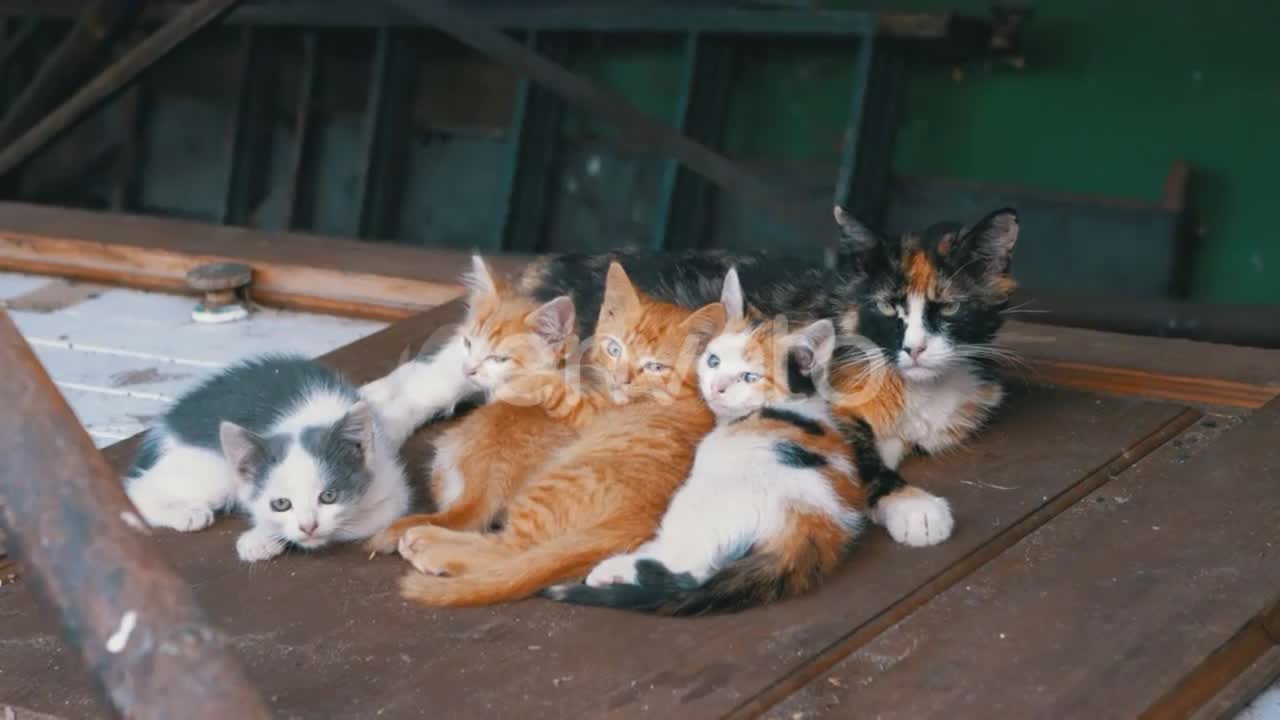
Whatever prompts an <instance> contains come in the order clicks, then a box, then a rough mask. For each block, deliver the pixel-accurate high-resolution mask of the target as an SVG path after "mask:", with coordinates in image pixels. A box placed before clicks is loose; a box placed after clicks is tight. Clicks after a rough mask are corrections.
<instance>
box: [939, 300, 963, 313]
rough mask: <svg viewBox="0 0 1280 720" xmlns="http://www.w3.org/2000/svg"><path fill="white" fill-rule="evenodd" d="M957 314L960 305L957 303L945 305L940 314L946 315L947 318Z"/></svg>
mask: <svg viewBox="0 0 1280 720" xmlns="http://www.w3.org/2000/svg"><path fill="white" fill-rule="evenodd" d="M958 312H960V303H958V302H953V303H947V304H946V305H943V306H942V314H943V315H946V316H947V317H951V316H952V315H955V314H956V313H958Z"/></svg>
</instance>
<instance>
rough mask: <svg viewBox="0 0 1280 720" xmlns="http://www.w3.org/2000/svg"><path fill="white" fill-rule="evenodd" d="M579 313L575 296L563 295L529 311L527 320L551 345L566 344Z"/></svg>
mask: <svg viewBox="0 0 1280 720" xmlns="http://www.w3.org/2000/svg"><path fill="white" fill-rule="evenodd" d="M576 321H577V314H576V311H575V309H574V306H573V298H571V297H569V296H568V295H561V296H560V297H558V298H555V299H554V300H551V301H550V302H547V303H545V304H543V305H542V306H541V307H539V308H538V309H537V310H534V311H533V312H531V313H529V315H528V316H527V317H526V318H525V322H526V323H527V324H528V325H529V327H530V328H532V329H533V331H534V332H535V333H537V334H538V337H540V338H542V339H543V341H544V342H546V343H547V344H548V345H551V346H558V345H562V344H564V342H565V341H566V340H568V339H569V336H570V335H572V334H573V333H574V331H575V327H574V324H575V322H576Z"/></svg>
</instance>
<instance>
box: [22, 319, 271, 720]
mask: <svg viewBox="0 0 1280 720" xmlns="http://www.w3.org/2000/svg"><path fill="white" fill-rule="evenodd" d="M0 367H3V368H4V369H5V371H4V372H3V373H0V404H3V406H4V407H5V412H4V413H3V414H0V457H3V458H4V464H3V465H0V519H2V520H3V525H4V531H5V535H6V537H5V542H6V545H7V548H8V550H9V551H10V552H12V553H13V554H15V555H16V556H17V557H18V559H19V561H20V562H21V563H22V567H23V572H24V575H26V576H27V577H28V578H29V579H30V580H32V581H33V582H34V585H35V587H36V588H37V589H38V590H39V591H40V592H41V593H42V594H43V595H44V597H45V598H46V599H47V600H48V602H49V604H50V605H51V606H52V607H53V608H56V609H57V610H58V611H59V612H60V613H61V616H62V625H63V628H64V630H65V632H66V635H67V637H68V638H69V640H70V642H71V644H72V645H74V646H75V647H77V648H78V649H79V650H80V654H81V656H82V658H83V660H84V662H85V665H86V666H87V667H88V668H89V669H90V670H91V671H92V672H93V673H94V675H95V676H96V680H97V681H98V686H99V688H100V690H101V691H102V693H103V694H104V696H105V697H106V698H107V699H108V700H109V701H110V703H111V705H112V706H113V707H114V708H115V709H116V711H117V712H119V714H120V715H121V716H122V717H128V718H139V719H142V718H157V719H159V718H176V717H180V718H184V719H189V720H197V719H199V718H209V719H210V720H213V719H215V718H216V719H217V720H222V719H223V718H267V717H269V714H268V712H267V709H266V706H265V705H264V704H263V703H262V700H261V699H259V697H258V695H257V693H256V692H255V691H254V689H253V688H252V686H250V684H249V682H248V679H247V678H246V676H245V674H244V672H243V671H242V670H241V668H240V665H239V663H238V662H236V660H235V659H234V658H233V657H232V655H231V652H230V650H229V649H228V648H227V643H226V638H225V637H224V636H223V635H222V634H221V633H219V632H218V630H217V629H216V628H214V627H213V626H212V625H210V624H209V622H208V620H207V619H206V618H205V617H204V614H203V613H202V612H201V611H200V610H199V609H198V608H197V606H196V602H195V598H194V597H193V596H192V594H191V590H190V587H189V586H188V584H187V583H186V582H185V581H183V580H182V579H181V578H179V577H178V576H177V575H176V574H175V573H174V572H173V570H172V569H170V568H169V566H168V565H167V564H166V563H165V562H164V561H163V560H161V558H160V556H159V554H158V553H157V552H156V549H155V547H154V545H153V544H152V543H153V542H154V541H153V540H152V539H150V538H148V537H146V532H147V531H146V526H145V525H143V523H142V521H141V520H140V519H138V516H137V515H136V514H134V512H133V506H132V505H131V504H130V503H129V500H128V498H127V497H126V496H125V494H124V490H123V489H122V488H121V485H120V481H119V479H118V478H117V477H116V475H115V473H114V472H112V470H111V468H110V467H109V466H108V465H107V463H106V460H104V459H103V457H102V455H101V453H99V452H98V450H97V449H96V448H95V447H94V445H93V441H92V440H90V439H89V436H88V434H86V433H85V431H84V429H83V428H82V427H80V423H79V422H78V421H77V420H76V417H75V415H74V414H73V413H72V412H71V408H70V407H68V405H67V403H66V400H64V399H63V398H62V396H61V395H60V394H59V392H58V389H57V388H56V387H55V386H54V384H53V381H52V380H50V379H49V376H48V374H46V373H45V371H44V368H43V367H41V365H40V362H39V361H38V360H37V359H36V357H35V354H34V353H32V351H31V348H30V346H28V345H27V343H26V341H25V340H23V338H22V336H21V335H20V334H19V333H18V329H17V328H16V327H15V326H14V324H13V321H12V320H11V319H10V318H9V315H8V313H6V312H4V311H3V310H0Z"/></svg>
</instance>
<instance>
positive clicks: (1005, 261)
mask: <svg viewBox="0 0 1280 720" xmlns="http://www.w3.org/2000/svg"><path fill="white" fill-rule="evenodd" d="M1017 243H1018V213H1017V211H1016V210H1014V209H1013V208H1004V209H1001V210H997V211H995V212H993V213H991V214H990V215H988V216H986V217H984V218H982V219H981V220H979V221H978V222H977V223H975V224H974V226H973V227H972V228H971V229H969V230H967V231H965V232H964V234H963V237H962V238H961V240H960V247H961V248H963V249H964V250H965V251H967V252H968V253H972V254H973V255H976V256H978V257H979V258H982V260H984V261H985V264H986V270H987V272H991V273H999V274H1003V273H1007V272H1008V271H1009V261H1010V260H1011V259H1012V257H1013V246H1014V245H1016V244H1017Z"/></svg>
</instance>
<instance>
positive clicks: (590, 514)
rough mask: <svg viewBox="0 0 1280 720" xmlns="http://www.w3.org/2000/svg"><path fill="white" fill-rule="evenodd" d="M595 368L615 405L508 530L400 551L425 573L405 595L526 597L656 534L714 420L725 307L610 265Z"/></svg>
mask: <svg viewBox="0 0 1280 720" xmlns="http://www.w3.org/2000/svg"><path fill="white" fill-rule="evenodd" d="M604 295H605V297H604V301H603V303H602V305H601V308H600V316H599V319H598V322H597V324H596V333H597V334H596V337H595V338H594V340H593V342H592V344H591V347H590V350H589V354H588V361H589V362H590V363H592V364H594V365H598V366H599V367H600V368H601V371H602V373H603V375H604V379H605V386H606V388H607V390H608V396H609V397H610V398H611V399H613V400H614V401H615V402H620V403H625V404H622V405H619V406H616V407H607V406H606V407H603V408H601V409H599V410H597V411H595V413H596V417H595V418H594V420H593V421H592V422H590V423H589V424H586V426H585V427H584V428H583V429H582V430H581V435H580V437H579V438H578V439H577V440H575V441H574V442H572V443H571V444H569V445H568V446H566V447H563V448H561V449H559V450H556V451H555V452H554V453H552V455H551V456H550V457H549V458H548V459H547V461H546V462H545V464H543V465H542V466H541V467H540V468H539V469H538V470H536V471H535V472H534V473H533V475H532V476H531V477H530V478H529V479H528V480H527V481H525V482H524V483H523V484H522V486H521V487H520V489H519V490H518V491H517V493H516V495H515V497H514V498H512V500H511V502H510V504H509V505H508V506H507V509H506V521H505V524H504V526H503V527H502V529H501V530H498V531H496V532H492V533H476V532H460V531H456V530H450V529H447V528H442V527H435V526H426V527H418V528H414V529H412V530H410V531H408V532H407V533H405V535H404V536H403V538H402V539H401V542H400V554H401V555H403V556H404V557H405V558H406V559H407V560H409V561H410V562H411V563H412V564H413V565H414V567H415V568H417V572H411V573H409V574H408V575H407V576H406V577H405V578H404V581H403V582H402V585H401V591H402V594H403V595H404V596H405V597H406V598H408V599H411V600H414V601H416V602H419V603H422V604H425V605H436V606H454V605H483V604H490V603H497V602H503V601H508V600H517V599H520V598H524V597H528V596H530V595H533V594H534V593H536V592H538V591H539V590H541V589H543V588H545V587H546V586H548V585H551V584H553V583H556V582H563V581H565V580H569V579H571V578H575V577H581V576H582V575H584V574H585V573H586V572H587V571H588V570H590V569H591V567H592V566H593V565H595V564H596V563H598V562H599V561H600V560H603V559H604V558H606V557H608V556H610V555H612V554H615V553H618V552H625V551H627V550H629V549H631V548H633V547H635V546H637V545H639V544H640V543H641V542H643V541H645V540H646V539H648V538H649V537H650V536H651V535H652V534H653V531H654V528H655V527H656V526H657V524H658V521H659V519H660V518H661V516H662V513H663V512H664V511H665V509H666V507H667V504H668V502H669V501H670V499H671V495H672V493H673V492H675V490H676V488H677V487H679V485H680V483H681V482H682V481H683V480H684V478H685V477H686V475H687V474H688V471H689V468H690V466H691V465H692V463H693V452H694V448H695V447H696V445H697V443H698V441H699V440H701V438H702V436H703V435H705V434H706V433H707V431H708V430H710V429H711V426H712V423H713V418H712V415H711V412H710V411H709V410H708V409H707V408H706V405H705V404H704V403H703V402H702V400H701V399H700V398H699V397H698V391H697V374H696V370H695V364H696V362H697V357H698V356H699V354H700V353H701V352H702V349H703V347H705V345H706V343H707V342H708V341H709V340H710V339H711V338H712V337H713V336H715V335H716V334H717V333H718V332H719V331H720V329H721V328H722V327H723V326H724V323H725V311H724V306H723V305H721V304H720V303H718V302H717V303H712V304H710V305H707V306H704V307H702V308H699V309H698V310H695V311H689V310H686V309H683V308H680V307H678V306H676V305H671V304H668V303H663V302H659V301H656V300H653V299H651V298H648V297H645V296H642V295H640V294H639V293H638V292H637V291H636V290H635V288H634V287H633V286H632V284H631V281H630V279H629V278H628V277H627V274H626V272H625V271H623V269H622V266H621V265H618V264H616V263H615V264H613V265H612V266H611V267H610V268H609V272H608V277H607V281H606V290H605V294H604Z"/></svg>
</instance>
